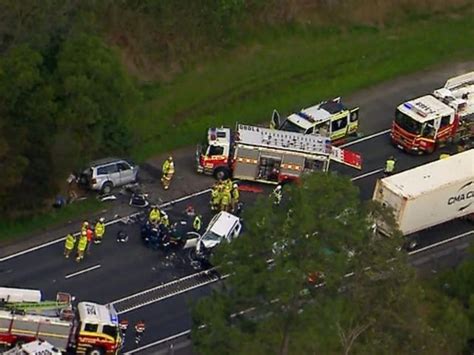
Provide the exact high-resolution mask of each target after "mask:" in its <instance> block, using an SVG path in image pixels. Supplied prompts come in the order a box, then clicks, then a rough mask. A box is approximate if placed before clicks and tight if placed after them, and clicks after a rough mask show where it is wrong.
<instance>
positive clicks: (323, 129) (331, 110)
mask: <svg viewBox="0 0 474 355" xmlns="http://www.w3.org/2000/svg"><path fill="white" fill-rule="evenodd" d="M271 125H272V127H273V128H278V129H280V130H283V131H289V132H297V133H304V134H319V135H324V136H329V137H330V138H331V140H332V141H333V143H334V142H337V141H341V140H343V139H344V138H346V137H348V136H351V135H354V134H356V133H357V130H358V128H359V107H355V108H347V107H346V106H345V105H344V104H343V103H342V100H341V98H340V97H337V98H335V99H333V100H330V101H323V102H321V103H319V104H317V105H315V106H311V107H308V108H305V109H302V110H300V111H299V112H295V113H292V114H291V115H289V116H288V117H286V118H285V119H284V120H281V119H280V114H279V113H278V111H276V110H274V111H273V116H272V122H271Z"/></svg>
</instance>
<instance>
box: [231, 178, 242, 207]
mask: <svg viewBox="0 0 474 355" xmlns="http://www.w3.org/2000/svg"><path fill="white" fill-rule="evenodd" d="M231 198H232V201H231V205H232V211H235V210H236V207H237V204H238V203H239V198H240V193H239V185H237V184H234V185H232V191H231Z"/></svg>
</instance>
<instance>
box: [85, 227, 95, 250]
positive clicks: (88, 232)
mask: <svg viewBox="0 0 474 355" xmlns="http://www.w3.org/2000/svg"><path fill="white" fill-rule="evenodd" d="M86 238H87V248H86V251H87V254H90V253H91V245H92V243H93V242H94V232H93V231H92V229H91V228H87V230H86Z"/></svg>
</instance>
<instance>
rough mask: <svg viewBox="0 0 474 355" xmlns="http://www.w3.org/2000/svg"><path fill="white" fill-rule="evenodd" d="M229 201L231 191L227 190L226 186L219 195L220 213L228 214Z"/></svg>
mask: <svg viewBox="0 0 474 355" xmlns="http://www.w3.org/2000/svg"><path fill="white" fill-rule="evenodd" d="M231 200H232V196H231V189H229V187H228V186H225V187H224V189H223V191H222V194H221V211H226V212H229V207H230V203H231Z"/></svg>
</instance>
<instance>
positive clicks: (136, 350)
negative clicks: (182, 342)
mask: <svg viewBox="0 0 474 355" xmlns="http://www.w3.org/2000/svg"><path fill="white" fill-rule="evenodd" d="M188 334H191V329H188V330H185V331H184V332H181V333H178V334H175V335H172V336H169V337H167V338H163V339H160V340H157V341H155V342H153V343H149V344H147V345H144V346H142V347H139V348H136V349H133V350H130V351H127V352H126V353H124V355H127V354H135V353H138V352H140V351H142V350H145V349H148V348H151V347H153V346H157V345H160V344H163V343H167V342H169V341H171V340H174V339H176V338H180V337H182V336H184V335H188Z"/></svg>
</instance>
